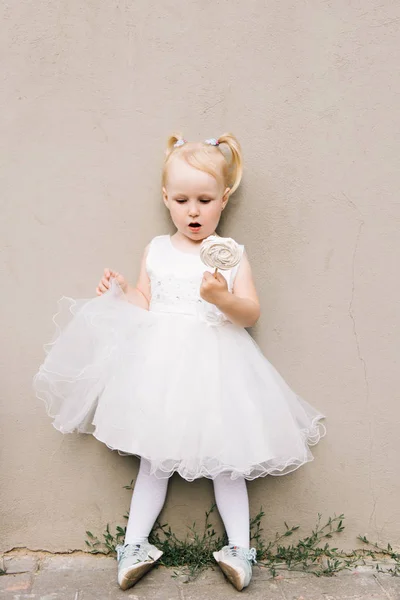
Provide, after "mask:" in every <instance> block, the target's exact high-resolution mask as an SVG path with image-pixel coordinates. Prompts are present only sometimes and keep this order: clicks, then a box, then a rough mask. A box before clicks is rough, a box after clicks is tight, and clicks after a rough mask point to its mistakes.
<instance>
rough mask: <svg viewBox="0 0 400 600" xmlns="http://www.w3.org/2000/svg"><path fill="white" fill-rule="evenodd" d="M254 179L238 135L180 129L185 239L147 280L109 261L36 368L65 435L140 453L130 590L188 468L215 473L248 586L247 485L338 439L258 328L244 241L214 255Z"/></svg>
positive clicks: (175, 204) (168, 177) (193, 474)
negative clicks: (226, 217) (264, 348)
mask: <svg viewBox="0 0 400 600" xmlns="http://www.w3.org/2000/svg"><path fill="white" fill-rule="evenodd" d="M221 147H222V148H223V150H221ZM241 176H242V157H241V149H240V145H239V143H238V141H237V139H236V138H235V137H234V136H233V135H231V134H226V135H223V136H221V137H220V138H219V139H209V140H206V141H205V142H186V141H185V140H184V139H182V138H181V137H180V136H173V137H171V138H170V139H169V141H168V146H167V152H166V159H165V164H164V169H163V175H162V185H163V187H162V194H163V200H164V203H165V205H166V207H167V208H168V210H169V211H170V215H171V219H172V221H173V223H174V225H175V227H176V232H175V234H174V235H172V236H169V235H160V236H157V237H155V238H154V239H152V240H151V242H150V243H149V244H148V246H147V247H146V249H145V251H144V254H143V258H142V262H141V267H140V274H139V278H138V281H137V283H136V285H135V286H134V287H133V286H131V285H130V284H129V283H128V282H127V281H126V279H125V277H123V275H121V274H120V273H117V272H115V271H111V270H109V269H105V271H104V275H103V277H102V279H101V281H100V282H99V285H98V287H97V290H96V291H97V295H98V297H97V298H93V299H90V300H80V301H74V300H71V299H67V298H64V299H63V301H64V302H66V303H67V306H66V307H64V308H69V313H70V314H71V313H72V315H73V318H72V319H70V322H69V323H68V325H67V327H65V328H64V329H63V330H61V328H60V327H58V330H59V335H58V336H57V337H56V339H55V341H54V342H53V343H52V344H51V345H50V350H49V351H48V354H47V357H46V359H45V361H44V364H43V365H42V366H41V367H40V370H39V372H38V374H37V375H36V376H35V380H34V385H35V389H36V392H37V395H38V396H39V397H40V398H42V399H43V400H45V402H46V404H47V409H48V413H49V414H50V415H51V416H52V417H53V418H54V422H53V425H54V426H55V427H56V428H57V429H59V430H60V431H61V432H63V433H68V432H72V431H76V430H77V431H80V432H84V433H92V434H93V435H94V436H95V437H96V438H97V439H99V440H100V441H102V442H104V443H105V444H107V446H108V447H110V448H112V449H117V450H118V451H119V452H120V453H123V454H131V455H132V454H133V455H137V456H139V457H140V469H139V472H138V476H137V479H136V484H135V488H134V492H133V496H132V502H131V506H130V513H129V520H128V525H127V529H126V537H125V543H124V545H120V546H119V547H118V548H117V555H118V556H117V558H118V583H119V585H120V587H121V588H122V589H124V590H125V589H128V588H129V587H131V586H133V585H134V584H135V583H136V582H137V581H138V580H139V579H140V577H142V576H143V575H144V573H146V572H147V571H148V570H149V569H150V568H151V567H152V566H153V565H154V563H155V562H156V561H157V560H158V559H159V558H160V556H161V555H162V552H161V551H160V550H158V549H157V548H156V547H155V546H153V545H151V544H149V542H148V536H149V533H150V531H151V529H152V527H153V524H154V522H155V520H156V518H157V516H158V514H159V512H160V511H161V509H162V507H163V505H164V501H165V497H166V493H167V486H168V481H169V477H170V476H171V475H172V473H174V472H175V471H176V472H178V473H179V474H180V475H181V477H183V478H184V479H186V480H187V481H193V480H194V479H196V478H198V477H208V478H210V479H212V480H213V485H214V492H215V499H216V504H217V507H218V510H219V512H220V515H221V518H222V520H223V523H224V526H225V528H226V532H227V536H228V540H229V543H228V545H227V546H225V547H223V548H221V550H220V551H219V552H215V553H214V557H215V559H216V561H217V562H218V563H219V565H220V567H221V568H222V570H223V571H224V573H225V574H226V575H227V577H228V578H229V580H230V581H231V582H232V583H233V585H234V586H235V587H236V588H237V589H238V590H241V589H243V588H244V587H245V586H247V585H248V584H249V582H250V579H251V574H252V563H253V562H255V549H254V548H252V549H250V548H249V537H250V536H249V504H248V496H247V489H246V479H254V478H256V477H262V476H265V475H268V474H270V475H284V474H286V473H290V472H291V471H293V470H294V469H297V468H298V467H300V466H301V465H303V464H304V463H306V462H307V461H310V460H313V456H312V454H311V452H310V450H309V445H313V444H316V443H317V442H318V441H319V439H320V437H321V436H323V435H324V434H325V428H324V426H323V425H322V423H320V420H321V419H323V418H324V417H323V415H322V414H321V413H319V412H318V411H317V410H315V409H314V408H313V407H311V406H310V405H309V404H307V402H305V401H304V400H303V399H301V398H300V397H299V396H297V395H296V394H295V393H294V392H293V391H292V390H291V389H290V388H289V387H288V385H287V384H286V383H285V381H284V380H283V379H282V377H281V376H280V375H279V374H278V373H277V371H276V370H275V369H274V367H273V366H272V365H271V364H270V363H269V362H268V360H267V359H266V358H265V357H264V356H263V354H262V353H261V350H260V349H259V347H258V346H257V344H256V343H255V342H254V340H253V339H252V338H251V337H250V335H249V334H248V332H247V331H246V329H245V328H246V327H251V326H252V325H254V324H255V323H256V321H257V319H258V318H259V315H260V305H259V301H258V297H257V293H256V289H255V285H254V282H253V277H252V271H251V267H250V263H249V260H248V257H247V255H246V253H245V251H244V247H243V246H239V249H240V262H239V264H237V266H235V267H233V268H231V269H228V270H225V271H223V272H215V273H214V271H213V269H212V268H207V267H205V265H204V264H203V263H202V261H201V259H200V245H201V242H202V241H203V240H204V239H206V238H208V237H209V236H212V235H216V233H215V232H216V228H217V226H218V223H219V220H220V217H221V213H222V211H223V210H224V209H225V207H226V205H227V203H228V200H229V197H230V196H231V195H232V194H233V193H234V192H235V190H236V189H237V188H238V186H239V183H240V180H241ZM62 311H63V307H61V309H60V312H62ZM67 312H68V311H67ZM59 314H60V313H59Z"/></svg>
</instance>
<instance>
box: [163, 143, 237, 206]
mask: <svg viewBox="0 0 400 600" xmlns="http://www.w3.org/2000/svg"><path fill="white" fill-rule="evenodd" d="M176 142H181V144H180V145H178V146H177V147H175V144H176ZM221 145H226V146H227V147H228V148H229V151H230V158H226V156H225V154H224V153H223V152H222V150H221V149H220V146H221ZM165 154H166V157H165V161H164V166H163V171H162V185H163V186H165V185H166V181H167V170H168V165H169V163H170V161H171V159H172V158H182V159H183V160H185V161H186V162H187V163H188V164H189V165H190V166H192V167H194V168H195V169H199V170H200V171H204V172H205V173H209V174H210V175H212V176H213V177H215V179H218V178H220V177H221V175H222V179H223V182H224V187H225V188H226V187H229V188H230V190H229V195H231V194H233V192H235V191H236V190H237V188H238V187H239V184H240V181H241V179H242V174H243V161H242V150H241V147H240V144H239V142H238V140H237V139H236V137H235V136H234V135H232V134H231V133H224V134H223V135H221V136H220V137H219V138H218V145H217V146H214V145H212V144H209V143H206V142H186V141H185V140H184V139H183V137H182V135H180V134H174V135H171V137H170V138H169V139H168V142H167V149H166V152H165Z"/></svg>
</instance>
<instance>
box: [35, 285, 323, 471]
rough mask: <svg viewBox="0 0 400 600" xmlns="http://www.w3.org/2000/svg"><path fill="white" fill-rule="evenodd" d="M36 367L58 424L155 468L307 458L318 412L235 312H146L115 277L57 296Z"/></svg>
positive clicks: (40, 389) (233, 467) (246, 465)
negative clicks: (93, 293)
mask: <svg viewBox="0 0 400 600" xmlns="http://www.w3.org/2000/svg"><path fill="white" fill-rule="evenodd" d="M54 322H55V324H56V328H57V331H56V334H55V337H54V340H53V341H52V342H51V343H50V344H48V345H47V346H45V349H46V353H47V356H46V358H45V361H44V363H43V365H42V366H41V367H40V370H39V372H38V373H37V375H36V376H35V378H34V388H35V391H36V394H37V396H38V397H39V398H41V399H42V400H44V401H45V403H46V406H47V412H48V414H49V415H50V416H51V417H52V418H53V419H54V420H53V425H54V427H56V428H57V429H58V430H59V431H61V432H63V433H70V432H73V431H78V432H83V433H91V434H93V435H94V436H95V437H96V438H97V439H99V440H100V441H102V442H104V443H105V444H106V445H107V446H108V447H109V448H112V449H115V450H118V451H119V452H120V453H122V454H134V455H138V456H143V457H145V458H147V459H148V460H149V461H150V463H151V471H152V473H155V475H156V476H157V477H169V476H170V475H171V474H172V473H173V472H175V471H177V472H178V473H179V474H180V475H181V476H182V477H183V478H185V479H187V480H189V481H191V480H193V479H196V478H198V477H208V478H211V479H213V478H214V477H215V476H217V475H218V474H219V473H221V472H226V471H228V472H230V473H231V477H232V478H236V477H238V476H244V477H245V478H246V479H254V478H256V477H260V476H264V475H268V474H270V475H284V474H286V473H289V472H291V471H293V470H295V469H297V468H298V467H300V466H301V465H303V464H304V463H306V462H308V461H311V460H313V456H312V454H311V452H310V449H309V446H311V445H314V444H316V443H317V442H318V441H319V439H320V438H321V437H322V436H323V435H324V434H325V427H324V425H323V424H322V423H321V422H320V421H321V419H323V418H324V416H323V415H322V414H321V413H320V412H318V411H317V410H315V409H314V408H313V407H312V406H310V405H309V404H308V403H307V402H306V401H305V400H303V399H302V398H300V397H299V396H298V395H296V394H295V393H294V392H293V391H292V390H291V389H290V388H289V386H288V385H287V384H286V382H285V381H284V380H283V378H282V377H281V376H280V374H279V373H278V372H277V371H276V369H275V368H274V367H273V366H272V365H271V363H270V362H269V361H268V360H267V359H266V358H265V356H264V355H263V354H262V352H261V350H260V349H259V347H258V346H257V344H256V343H255V341H254V340H253V339H252V337H251V336H250V335H249V334H248V332H247V331H246V330H245V329H243V328H241V327H238V326H236V325H233V324H232V323H229V322H228V323H226V324H224V325H221V326H210V325H209V324H207V323H205V322H202V321H201V320H199V319H197V318H196V317H193V316H190V315H182V314H172V313H158V312H151V311H146V310H144V309H142V308H139V307H136V306H134V305H132V304H130V303H128V302H127V300H126V297H125V295H124V294H123V292H122V291H121V290H120V288H119V287H118V285H117V284H116V283H115V282H113V285H112V286H111V288H110V290H109V291H108V292H107V293H105V294H103V295H102V296H100V297H97V298H93V299H90V300H80V301H75V300H72V299H71V298H65V297H64V298H63V299H62V300H61V301H60V303H59V311H58V313H57V314H56V316H55V317H54Z"/></svg>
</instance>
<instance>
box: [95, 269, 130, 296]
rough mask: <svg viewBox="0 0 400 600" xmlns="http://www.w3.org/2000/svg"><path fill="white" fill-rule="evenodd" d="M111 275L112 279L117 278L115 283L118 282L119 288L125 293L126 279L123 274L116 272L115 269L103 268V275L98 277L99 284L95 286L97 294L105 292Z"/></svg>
mask: <svg viewBox="0 0 400 600" xmlns="http://www.w3.org/2000/svg"><path fill="white" fill-rule="evenodd" d="M111 277H113V278H114V279H116V280H117V283H118V284H119V286H120V288H121V289H122V291H123V292H124V293H125V294H126V292H127V291H128V282H127V281H126V279H125V277H124V276H123V275H121V274H120V273H117V271H111V270H110V269H104V274H103V277H102V278H101V279H100V281H99V285H98V286H97V288H96V294H97V295H98V296H101V295H102V294H104V292H106V291H107V290H109V289H110V285H111V283H110V279H111Z"/></svg>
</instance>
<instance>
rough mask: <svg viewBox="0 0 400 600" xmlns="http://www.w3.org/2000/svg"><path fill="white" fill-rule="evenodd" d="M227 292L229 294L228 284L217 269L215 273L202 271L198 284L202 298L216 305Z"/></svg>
mask: <svg viewBox="0 0 400 600" xmlns="http://www.w3.org/2000/svg"><path fill="white" fill-rule="evenodd" d="M227 293H228V294H229V290H228V284H227V282H226V279H225V277H224V276H223V275H221V273H220V272H219V271H218V272H217V273H216V275H213V274H212V273H210V272H209V271H205V272H204V273H203V279H202V282H201V286H200V296H201V297H202V298H203V300H205V301H206V302H210V303H211V304H215V305H217V306H218V304H219V303H220V302H221V301H222V300H223V298H224V297H225V296H226V294H227Z"/></svg>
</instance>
